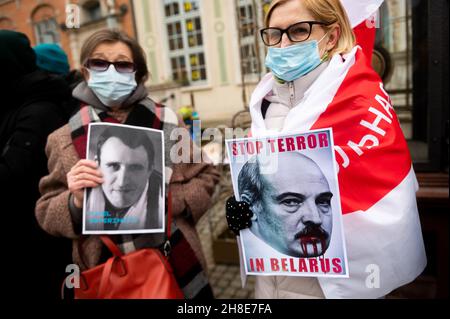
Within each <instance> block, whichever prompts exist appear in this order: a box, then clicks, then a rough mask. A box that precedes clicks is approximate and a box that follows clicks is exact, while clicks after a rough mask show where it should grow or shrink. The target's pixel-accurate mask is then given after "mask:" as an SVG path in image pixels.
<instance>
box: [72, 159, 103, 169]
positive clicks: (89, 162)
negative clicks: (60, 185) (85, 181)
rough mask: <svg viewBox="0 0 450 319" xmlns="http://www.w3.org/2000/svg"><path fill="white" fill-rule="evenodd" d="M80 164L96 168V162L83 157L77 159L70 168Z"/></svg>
mask: <svg viewBox="0 0 450 319" xmlns="http://www.w3.org/2000/svg"><path fill="white" fill-rule="evenodd" d="M80 166H87V167H91V168H94V169H97V168H98V164H97V162H95V161H91V160H84V159H83V160H79V161H78V162H77V163H76V164H75V166H74V167H73V168H72V169H75V168H78V167H80Z"/></svg>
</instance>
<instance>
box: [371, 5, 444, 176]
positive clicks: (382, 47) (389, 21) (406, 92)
mask: <svg viewBox="0 0 450 319" xmlns="http://www.w3.org/2000/svg"><path fill="white" fill-rule="evenodd" d="M380 11H381V12H380V16H381V28H379V29H378V30H377V39H376V49H377V51H378V52H377V54H380V55H381V56H382V59H383V60H384V62H383V64H384V65H385V71H384V72H383V79H384V82H385V84H386V88H387V90H388V92H389V93H390V95H391V98H392V100H393V104H394V107H395V109H396V112H397V114H398V116H399V119H400V123H401V126H402V128H403V131H404V134H405V137H406V138H407V140H408V143H409V145H410V150H411V155H412V157H413V161H414V163H415V166H416V167H417V168H419V170H431V169H433V170H437V169H440V168H442V166H443V165H448V163H445V162H446V158H447V157H448V132H446V133H445V129H446V125H447V126H448V121H447V120H446V119H447V118H448V115H445V113H447V114H448V110H447V108H448V91H447V93H445V92H446V91H445V88H446V87H448V2H447V3H446V2H445V0H437V1H427V0H417V1H409V0H387V1H386V2H385V3H384V4H383V6H382V7H381V10H380ZM445 23H446V25H447V29H446V28H445V27H444V26H445ZM445 30H446V31H445ZM445 48H446V49H445ZM445 54H447V56H446V57H445ZM445 65H447V67H445ZM445 83H446V85H445ZM445 99H446V102H445ZM446 105H447V106H446ZM446 121H447V122H446ZM445 134H447V138H446V137H445ZM446 139H447V140H446ZM445 144H447V145H445Z"/></svg>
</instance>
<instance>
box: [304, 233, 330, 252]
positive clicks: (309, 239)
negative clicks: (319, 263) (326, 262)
mask: <svg viewBox="0 0 450 319" xmlns="http://www.w3.org/2000/svg"><path fill="white" fill-rule="evenodd" d="M319 243H320V244H321V248H322V249H321V252H320V254H321V255H323V254H324V249H325V245H326V239H325V238H323V237H321V238H317V237H310V236H302V237H300V247H301V248H302V251H303V255H305V256H306V255H307V254H308V244H309V245H312V246H313V250H314V255H315V256H317V255H319V249H318V247H317V244H319Z"/></svg>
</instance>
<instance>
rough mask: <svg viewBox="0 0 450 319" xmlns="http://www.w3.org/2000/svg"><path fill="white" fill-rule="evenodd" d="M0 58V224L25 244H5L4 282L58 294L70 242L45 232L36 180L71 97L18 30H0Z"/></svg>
mask: <svg viewBox="0 0 450 319" xmlns="http://www.w3.org/2000/svg"><path fill="white" fill-rule="evenodd" d="M0 63H1V65H2V71H1V73H0V96H1V102H0V181H1V187H2V192H1V198H2V212H3V213H2V224H3V225H5V227H7V228H9V229H10V231H14V232H15V236H20V237H23V238H26V241H23V242H26V243H27V244H26V245H25V246H17V245H10V244H5V245H4V247H6V252H5V251H3V254H4V256H5V258H8V259H7V260H8V262H2V273H3V274H4V276H3V280H4V287H6V288H7V289H8V294H9V295H10V296H14V297H16V296H17V297H21V298H23V297H24V296H25V297H27V296H30V297H32V298H39V299H56V298H58V296H59V291H60V287H61V283H62V281H63V278H64V273H65V269H66V266H67V265H68V264H70V263H71V258H70V253H67V250H68V249H69V247H70V245H71V243H70V241H68V240H66V239H61V238H54V237H51V236H49V235H48V234H46V233H45V232H43V231H42V230H41V229H40V227H39V225H38V224H37V222H36V219H35V216H34V207H35V204H36V201H37V200H38V198H39V188H38V184H39V180H40V179H41V178H42V177H43V176H45V175H47V174H48V170H47V157H46V155H45V152H44V149H45V144H46V142H47V137H48V135H49V134H50V133H52V132H53V131H54V130H56V129H58V128H59V127H61V126H63V125H64V124H65V123H66V122H67V120H68V117H67V114H66V112H65V110H64V109H63V107H62V103H63V101H65V100H67V99H68V98H70V90H69V88H68V86H67V83H66V82H65V81H64V80H62V79H60V78H55V77H51V76H49V75H48V74H47V73H46V72H43V71H42V70H39V69H38V67H37V65H36V56H35V53H34V51H33V49H32V48H31V46H30V42H29V40H28V38H27V37H26V35H24V34H22V33H19V32H15V31H8V30H0ZM5 238H6V237H5ZM10 279H12V280H13V282H10V281H9V280H10ZM24 292H26V295H24Z"/></svg>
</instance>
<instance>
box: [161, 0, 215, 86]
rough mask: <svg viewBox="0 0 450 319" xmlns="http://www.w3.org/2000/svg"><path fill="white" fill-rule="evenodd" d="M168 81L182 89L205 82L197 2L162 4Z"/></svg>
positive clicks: (179, 0) (177, 0)
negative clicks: (168, 62)
mask: <svg viewBox="0 0 450 319" xmlns="http://www.w3.org/2000/svg"><path fill="white" fill-rule="evenodd" d="M163 3H164V13H165V20H166V31H167V39H168V47H169V59H170V66H171V75H172V79H173V80H174V81H176V82H179V83H181V84H182V85H189V84H202V83H204V82H205V81H206V79H207V75H206V61H205V54H204V51H203V33H202V25H201V17H200V9H199V0H194V1H184V0H163Z"/></svg>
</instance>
